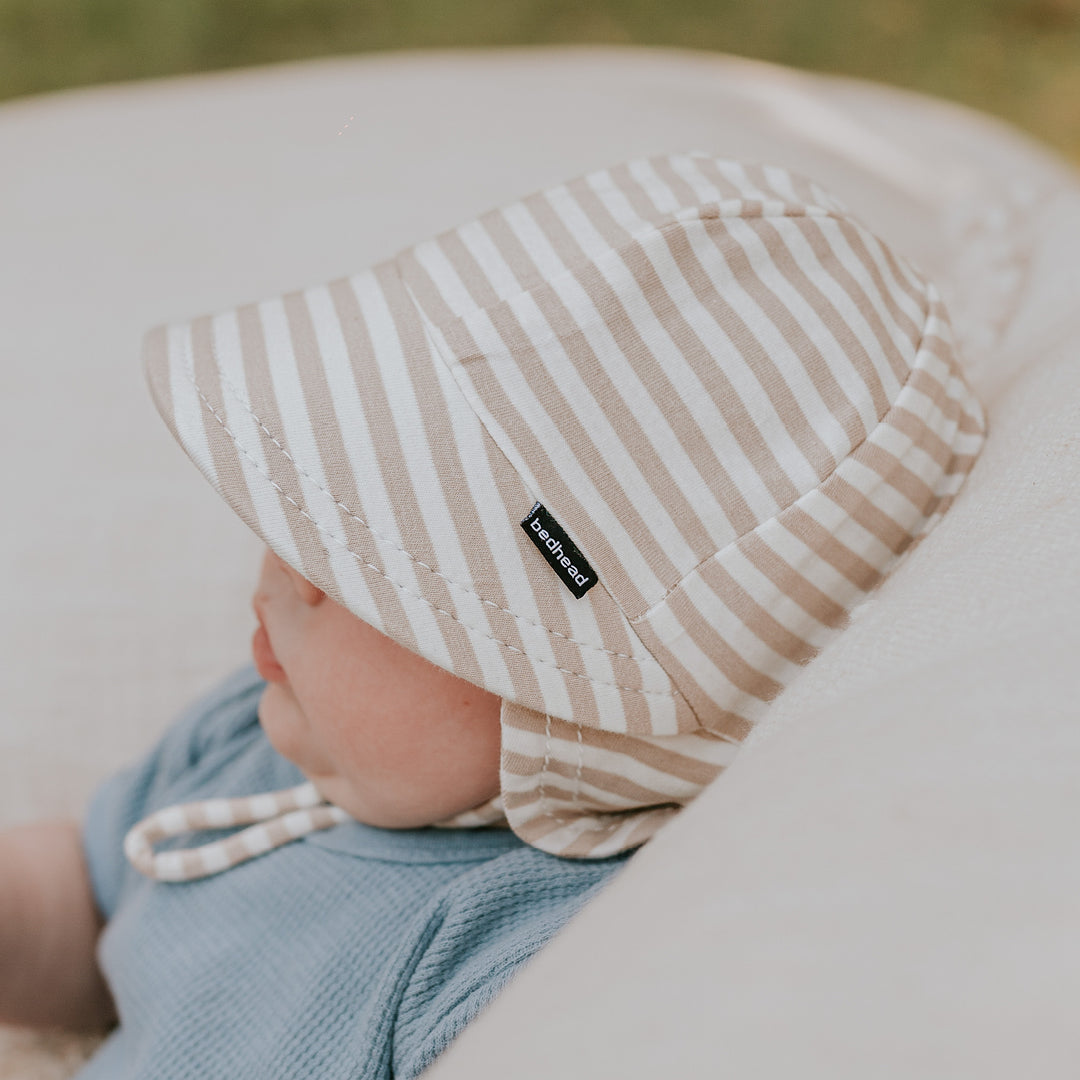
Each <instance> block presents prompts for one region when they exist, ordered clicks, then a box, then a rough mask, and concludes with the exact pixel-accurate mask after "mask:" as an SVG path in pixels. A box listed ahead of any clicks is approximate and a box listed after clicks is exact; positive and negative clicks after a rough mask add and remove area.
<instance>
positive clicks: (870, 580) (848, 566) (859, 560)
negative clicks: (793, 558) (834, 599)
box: [742, 506, 883, 626]
mask: <svg viewBox="0 0 1080 1080" xmlns="http://www.w3.org/2000/svg"><path fill="white" fill-rule="evenodd" d="M781 524H782V525H783V527H784V528H785V529H787V531H788V532H790V533H791V534H792V536H795V537H797V538H798V539H799V540H801V541H802V542H803V543H804V544H805V545H806V546H807V547H808V548H810V550H811V551H813V552H814V554H816V555H817V556H818V557H819V558H821V559H823V560H824V561H825V562H827V563H828V564H829V565H830V566H831V567H832V568H833V569H834V570H836V571H837V572H838V573H840V574H842V575H843V576H844V577H845V578H846V579H847V580H848V581H850V582H851V584H852V585H854V586H855V587H856V588H857V589H859V590H861V591H862V592H869V591H870V590H871V589H873V588H874V587H875V586H876V585H877V584H878V583H879V582H880V581H881V579H882V577H883V575H882V573H881V572H880V571H879V570H878V569H877V567H875V566H873V565H872V564H871V563H869V562H867V561H866V559H864V558H863V557H862V556H861V555H859V554H858V553H857V552H855V551H852V550H851V548H849V547H848V546H847V545H846V544H845V543H843V542H842V541H840V540H838V539H837V538H836V537H835V536H834V535H833V534H832V533H831V532H829V530H828V529H826V528H825V526H824V525H822V524H821V523H820V522H819V521H816V520H815V519H814V518H813V517H811V516H810V515H809V514H808V513H807V512H806V511H805V510H804V509H803V508H802V507H801V506H792V507H789V508H788V510H787V511H786V512H785V513H784V515H783V517H782V519H781ZM742 546H743V551H744V552H745V554H746V555H747V557H748V558H754V553H757V555H758V557H759V558H767V557H768V556H767V555H766V554H765V553H766V552H768V553H769V554H772V551H771V549H770V548H768V547H767V546H766V545H765V544H764V542H763V541H762V540H761V539H760V537H755V538H753V539H751V538H750V537H745V538H744V539H743V541H742ZM755 565H757V566H758V569H762V567H761V565H760V564H759V563H757V562H755ZM783 566H784V564H783V563H782V562H778V563H777V564H776V567H777V568H778V571H779V570H780V568H782V567H783ZM762 572H764V571H762ZM798 580H799V579H796V581H795V582H794V583H793V584H794V585H795V587H796V589H797V588H798ZM785 591H787V590H786V589H785ZM788 595H791V594H790V593H789V594H788ZM792 599H795V596H792ZM814 599H815V598H814V597H813V596H809V595H808V596H805V597H804V601H803V603H801V604H800V607H802V608H803V610H810V608H813V606H814ZM796 602H798V601H796ZM808 605H809V607H808ZM820 610H822V611H824V610H825V609H824V608H822V609H820ZM817 617H818V616H817V615H816V614H815V618H817ZM825 621H826V623H827V624H828V625H830V626H831V625H837V626H839V625H841V624H842V622H843V616H841V615H840V614H839V613H837V612H835V611H834V612H832V614H831V617H830V616H827V617H826V619H825Z"/></svg>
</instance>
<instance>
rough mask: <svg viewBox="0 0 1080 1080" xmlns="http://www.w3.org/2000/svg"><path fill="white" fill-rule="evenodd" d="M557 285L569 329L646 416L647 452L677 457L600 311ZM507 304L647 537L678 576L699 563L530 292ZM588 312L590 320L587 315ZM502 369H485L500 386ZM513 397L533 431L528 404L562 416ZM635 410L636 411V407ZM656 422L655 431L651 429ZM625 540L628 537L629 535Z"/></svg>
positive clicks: (671, 437)
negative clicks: (639, 518) (580, 336)
mask: <svg viewBox="0 0 1080 1080" xmlns="http://www.w3.org/2000/svg"><path fill="white" fill-rule="evenodd" d="M560 286H561V287H562V288H563V289H565V290H566V294H567V296H566V302H567V307H568V308H569V310H570V312H571V315H572V317H573V319H574V323H575V325H576V326H577V327H578V328H579V329H580V330H581V332H582V334H583V335H584V336H585V338H586V339H587V340H588V341H589V345H590V346H591V347H592V349H593V352H594V353H595V354H596V356H597V360H598V362H599V363H600V364H601V365H602V366H603V367H604V368H605V369H606V370H608V371H609V373H610V374H611V375H612V376H613V381H614V382H615V385H616V386H617V387H618V386H621V387H622V388H623V393H622V394H621V395H620V396H621V397H622V398H623V401H624V403H625V404H627V406H628V408H629V411H630V412H632V413H634V412H638V411H640V412H644V413H645V414H646V415H647V416H648V419H647V420H646V421H645V422H644V423H643V424H642V428H643V432H644V433H645V435H646V438H647V439H649V449H650V450H653V451H655V452H656V453H657V454H658V455H660V456H661V458H662V459H663V454H664V453H665V452H667V453H671V454H673V455H680V452H681V447H679V444H678V440H677V438H676V436H675V433H674V432H673V431H671V429H670V427H668V425H667V424H666V423H665V422H664V420H663V417H662V416H661V415H660V411H659V409H658V408H657V407H656V404H655V402H653V401H652V399H651V398H650V397H649V395H648V393H647V391H646V390H645V387H644V386H643V385H642V384H641V381H640V380H639V379H638V378H637V377H636V375H635V374H634V372H633V370H632V368H631V367H630V365H629V364H627V363H626V361H625V357H623V355H622V353H621V351H620V349H619V346H618V344H617V343H616V342H615V339H614V338H613V337H612V336H611V333H610V331H609V330H608V328H607V324H606V323H605V322H604V321H603V318H602V317H601V315H600V313H599V312H597V311H596V310H595V308H593V306H592V304H591V302H590V301H589V298H588V296H587V294H586V293H585V290H584V289H582V288H581V286H580V285H579V284H578V282H577V281H576V280H574V279H573V278H567V279H563V281H562V282H560ZM510 306H511V308H512V309H513V311H514V313H515V315H517V318H518V321H519V322H520V324H521V327H522V329H523V330H524V331H525V334H526V336H527V337H528V338H529V340H530V341H531V342H532V345H533V348H535V349H536V352H537V354H538V356H539V357H540V359H541V362H542V363H543V364H544V366H545V367H546V368H547V370H548V373H549V374H550V376H551V379H552V382H554V384H555V385H556V386H557V387H558V388H559V390H561V391H562V393H563V399H564V401H565V402H566V406H567V408H568V409H569V411H570V412H572V413H573V414H574V416H575V417H576V418H577V420H578V422H579V423H580V424H581V426H582V428H583V429H584V431H585V432H586V437H587V438H590V439H591V440H592V444H593V446H594V447H595V448H596V449H597V450H598V451H599V454H600V457H601V458H602V459H603V461H604V463H605V465H607V467H608V469H609V470H610V471H611V474H612V475H613V476H614V477H615V479H616V480H617V481H618V483H619V485H620V487H621V488H622V490H623V492H625V497H626V499H627V500H628V501H629V503H630V504H631V505H632V506H633V507H634V508H635V509H636V510H637V511H638V512H639V513H640V514H641V516H642V517H643V518H644V519H645V520H646V521H647V522H648V523H649V532H650V534H651V535H652V537H653V539H654V540H655V541H656V543H657V544H658V545H659V546H660V547H661V549H662V550H663V551H664V552H665V554H666V555H667V556H668V558H669V559H670V560H671V561H672V562H673V563H674V564H675V565H676V566H677V567H678V568H679V571H680V573H681V574H684V573H686V572H687V571H688V570H689V569H690V568H691V567H692V566H694V564H695V563H697V561H698V556H697V555H696V554H695V552H694V550H693V549H692V548H691V547H690V545H689V544H688V543H687V541H686V538H685V537H684V536H683V534H682V532H681V531H680V529H679V527H678V526H677V525H676V523H675V522H674V521H673V520H672V519H671V515H670V514H669V513H668V512H667V508H666V507H665V506H664V504H663V503H662V502H661V501H660V499H659V498H658V497H657V495H656V492H655V491H654V489H653V487H652V485H651V484H650V483H649V481H648V480H647V479H646V478H645V476H643V475H642V472H641V470H640V469H639V468H638V467H637V463H636V461H635V458H634V455H633V453H632V452H631V450H630V448H629V447H628V446H627V445H626V443H625V442H624V441H623V439H622V437H621V436H620V435H619V434H618V433H617V432H616V431H615V429H614V427H613V426H612V424H611V421H610V420H608V418H607V415H606V412H605V409H604V407H603V406H602V405H601V404H600V402H598V401H597V400H596V398H595V397H594V396H593V393H592V388H590V386H589V384H588V383H586V382H585V380H584V379H582V377H581V375H580V374H579V372H578V370H577V368H576V367H575V365H574V362H573V360H571V358H570V357H569V356H568V355H567V352H566V348H565V346H564V345H563V343H562V341H560V340H559V338H558V337H557V336H556V334H555V331H554V329H553V328H552V327H551V325H550V324H549V323H548V321H547V319H546V318H545V316H544V313H543V312H542V311H541V310H540V308H539V306H538V305H537V303H536V301H535V299H534V298H533V295H532V294H531V293H523V294H522V295H520V296H518V297H516V298H515V299H514V300H512V301H510ZM590 309H591V310H590ZM590 315H591V316H592V318H590ZM612 361H614V362H615V364H617V365H618V366H617V369H616V370H614V371H612V370H611V368H612V367H613V366H614V365H613V364H612ZM504 366H510V365H500V364H498V363H497V362H496V363H493V364H492V365H491V368H492V371H493V372H494V373H495V375H496V377H497V378H499V381H500V382H501V383H503V385H504V386H506V385H507V384H508V382H509V381H510V380H509V379H507V378H503V377H501V374H502V373H501V370H500V369H501V368H502V367H504ZM512 366H513V368H514V371H515V373H517V372H518V371H519V370H520V369H518V368H517V366H516V365H512ZM523 382H524V380H523ZM515 389H516V388H515ZM529 389H530V391H531V389H532V386H531V384H529ZM627 391H633V392H634V393H633V396H632V397H631V401H629V402H628V401H627V396H628V394H627ZM512 400H513V401H514V402H515V404H516V405H517V407H518V409H519V410H520V411H521V412H522V414H523V415H524V416H525V418H526V420H527V421H528V422H529V424H530V426H531V427H533V428H534V429H535V428H536V422H535V419H534V414H533V407H534V406H533V402H534V401H535V402H536V406H535V407H539V408H543V409H544V412H545V413H547V414H549V415H550V414H551V413H552V412H553V410H554V409H556V408H558V409H559V411H560V412H562V409H561V407H559V406H556V402H555V401H554V400H552V401H551V402H550V404H549V405H548V406H547V407H545V406H544V405H541V404H540V403H539V402H538V401H536V399H535V398H533V399H532V401H530V402H528V405H526V402H525V401H523V400H522V398H521V396H520V390H519V391H518V393H517V394H515V395H514V396H513V398H512ZM631 402H632V404H631ZM633 406H636V407H637V408H636V409H635V408H634V407H633ZM649 414H651V415H649ZM654 424H655V427H653V425H654ZM658 435H659V436H660V438H659V439H658V438H657V436H658ZM658 444H659V445H658ZM579 450H580V452H581V453H585V452H587V450H586V447H584V446H582V447H580V448H579ZM681 456H682V458H683V462H681V463H682V464H684V465H685V467H686V468H688V469H690V470H692V471H693V473H694V474H695V475H697V470H696V469H694V468H693V466H692V464H691V463H690V461H689V459H687V458H686V456H685V454H681ZM558 464H559V465H560V466H561V465H562V462H561V461H560V462H559V463H558ZM676 476H677V474H676ZM698 480H699V481H700V483H701V487H702V488H704V486H705V485H704V481H701V480H700V477H698ZM676 482H677V480H676ZM617 498H618V499H619V501H621V500H622V498H623V496H622V495H619V496H617ZM591 509H592V508H591V507H590V510H591ZM610 539H611V537H610V536H609V540H610ZM627 539H628V540H629V537H627Z"/></svg>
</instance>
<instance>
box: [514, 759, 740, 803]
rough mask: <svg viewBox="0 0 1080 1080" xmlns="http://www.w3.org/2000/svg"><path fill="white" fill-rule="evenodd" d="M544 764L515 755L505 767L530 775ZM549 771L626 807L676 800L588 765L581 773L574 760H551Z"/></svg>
mask: <svg viewBox="0 0 1080 1080" xmlns="http://www.w3.org/2000/svg"><path fill="white" fill-rule="evenodd" d="M542 765H543V759H542V758H533V757H522V756H520V755H513V756H512V759H511V760H510V761H509V762H504V765H503V768H504V769H505V770H506V771H507V772H509V773H513V774H514V775H517V776H530V775H533V774H534V773H535V772H537V771H538V770H539V769H540V768H541V766H542ZM547 771H548V773H555V774H556V775H558V776H561V777H563V778H564V779H567V780H577V779H580V780H581V781H582V782H584V783H586V784H588V785H589V786H590V787H593V788H598V789H599V790H600V791H603V792H606V793H608V794H609V795H612V796H614V797H615V798H616V799H623V800H626V805H627V806H635V805H636V806H656V805H658V804H660V803H669V802H671V801H672V798H673V797H674V796H673V794H672V793H671V792H670V791H660V790H653V789H651V788H648V787H645V786H643V785H641V784H637V783H635V782H634V781H632V780H630V779H628V778H627V777H624V776H620V775H618V774H617V773H612V772H608V771H605V770H602V769H596V768H592V767H589V766H584V767H582V768H581V769H580V770H579V769H578V768H577V766H576V764H575V763H574V762H573V761H567V760H564V759H562V758H558V757H552V758H551V759H549V761H548V769H547ZM722 771H723V769H722V768H720V767H717V768H715V769H714V771H713V777H715V776H718V775H719V774H720V773H721V772H722ZM710 779H712V777H710ZM706 783H708V781H706ZM587 798H588V797H587Z"/></svg>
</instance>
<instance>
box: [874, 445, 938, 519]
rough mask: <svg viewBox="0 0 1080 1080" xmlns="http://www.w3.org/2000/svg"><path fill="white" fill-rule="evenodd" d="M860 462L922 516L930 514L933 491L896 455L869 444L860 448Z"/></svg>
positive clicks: (933, 496)
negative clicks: (898, 493)
mask: <svg viewBox="0 0 1080 1080" xmlns="http://www.w3.org/2000/svg"><path fill="white" fill-rule="evenodd" d="M859 460H860V461H861V462H862V463H863V464H864V465H866V466H867V468H870V469H873V470H874V472H876V473H877V474H878V475H879V476H880V477H881V478H882V479H883V480H885V481H886V482H887V483H888V484H889V485H890V486H891V487H893V488H894V489H895V490H896V491H898V492H900V494H901V495H903V496H904V498H905V499H907V500H908V502H910V503H911V505H912V506H914V507H915V508H916V509H918V510H919V512H920V513H921V514H923V515H925V514H928V513H929V512H930V509H931V508H932V503H933V501H934V498H935V495H934V491H933V489H932V488H931V487H930V486H929V485H928V484H927V483H926V481H925V480H923V478H922V477H921V476H918V475H917V474H916V473H914V472H912V470H911V469H909V468H908V467H907V466H906V465H905V464H904V463H903V462H902V461H900V460H899V459H898V458H897V457H896V456H895V455H894V454H891V453H889V451H887V450H884V449H882V448H881V447H879V446H877V445H875V444H874V443H872V442H867V443H866V444H865V445H864V446H862V447H861V448H860V453H859Z"/></svg>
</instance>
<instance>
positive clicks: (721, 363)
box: [564, 204, 816, 546]
mask: <svg viewBox="0 0 1080 1080" xmlns="http://www.w3.org/2000/svg"><path fill="white" fill-rule="evenodd" d="M575 205H576V204H575ZM625 213H626V214H628V215H631V216H632V217H633V221H635V222H640V218H637V217H636V215H633V211H632V209H630V208H629V205H628V204H627V208H626V210H625ZM579 216H580V219H581V220H585V218H584V215H581V214H580V208H578V214H576V215H574V217H573V218H569V217H568V218H567V219H565V220H564V224H565V225H566V227H567V228H569V229H573V228H575V227H577V225H578V218H579ZM654 240H656V237H655V235H654ZM665 253H666V254H665ZM644 255H645V258H646V260H647V261H648V262H649V263H650V265H651V266H652V267H653V269H654V270H655V271H656V274H657V276H658V277H659V278H660V281H661V284H662V285H663V286H664V288H665V289H666V290H667V292H668V294H669V295H670V296H671V297H673V298H675V300H676V303H677V306H678V307H679V310H680V311H681V313H682V314H683V316H684V317H685V318H686V320H687V322H688V324H689V326H690V328H691V329H692V330H693V331H694V332H695V333H696V334H697V337H698V339H699V341H700V342H701V345H702V347H703V348H704V349H705V351H706V352H707V353H708V354H709V355H710V356H711V357H712V358H713V360H714V361H715V362H716V364H717V366H718V367H719V368H720V369H721V370H722V371H723V372H724V374H725V376H727V379H728V381H729V382H730V383H731V384H732V387H733V388H734V390H735V392H736V394H737V396H738V398H739V400H740V403H741V404H742V405H743V407H744V408H745V409H746V410H747V412H748V413H749V414H750V416H751V418H752V419H755V421H756V422H759V423H760V420H761V418H762V417H763V416H765V417H769V418H771V420H772V422H773V423H774V424H775V423H776V422H777V417H776V412H775V410H774V409H773V408H772V406H771V403H770V402H769V401H768V398H767V396H766V395H765V394H764V393H763V391H762V389H761V385H760V382H759V381H758V379H757V377H756V375H754V373H753V372H752V371H750V370H749V369H748V368H747V367H746V365H745V364H743V363H742V362H741V359H742V358H741V354H740V353H739V352H738V350H737V349H736V348H735V345H734V343H733V342H732V341H731V339H730V338H729V337H728V336H727V332H726V331H725V329H724V327H723V326H722V325H721V324H720V323H719V322H717V320H716V318H715V317H714V316H713V315H711V314H710V313H706V312H704V311H703V309H702V308H701V305H700V303H699V302H698V300H697V298H696V297H695V296H694V294H693V291H692V290H691V289H690V288H689V286H688V285H687V284H686V283H685V278H683V276H682V273H681V271H679V270H678V269H677V268H676V267H675V264H674V262H673V261H672V260H671V258H670V252H667V247H666V244H663V243H662V242H657V244H656V250H655V251H652V252H650V251H645V252H644ZM597 270H598V271H599V272H600V273H601V275H602V276H603V277H604V280H605V281H606V282H607V283H608V285H609V286H611V288H612V289H614V290H615V292H616V293H617V295H619V297H620V299H621V300H622V303H623V308H624V310H625V311H626V314H627V316H628V317H629V318H630V320H631V322H632V323H633V325H634V329H635V330H636V331H637V333H638V334H639V335H640V337H641V339H642V341H643V342H644V343H645V345H646V346H647V347H648V349H649V350H650V352H652V353H653V354H654V355H656V356H678V355H679V349H678V346H677V345H676V344H675V342H674V341H673V340H672V338H671V337H670V335H669V333H668V331H667V329H666V328H665V327H664V326H663V325H662V324H661V323H660V321H659V320H658V319H657V317H656V315H655V313H654V312H653V310H652V306H651V305H650V304H649V302H648V300H647V299H646V298H645V295H644V293H643V292H642V291H641V288H640V286H639V285H638V284H637V282H636V280H635V279H634V277H633V275H632V274H631V273H630V272H629V269H628V268H627V267H626V266H625V263H624V262H623V261H622V259H621V258H619V259H618V260H616V259H612V258H610V257H609V258H607V259H602V260H600V261H599V262H598V263H597ZM665 374H666V375H667V377H668V379H669V380H670V381H671V384H672V386H673V387H674V389H675V391H676V393H677V395H678V397H679V398H680V399H681V401H682V402H683V404H684V405H685V406H686V408H687V409H688V410H689V412H690V414H691V415H692V416H693V418H694V421H695V423H696V424H697V426H698V427H699V428H700V430H701V432H702V433H703V435H704V437H705V438H706V439H707V440H708V441H709V443H710V444H711V445H712V447H713V450H714V452H715V453H716V455H717V457H718V458H719V460H720V461H723V462H724V463H725V464H726V465H727V471H728V474H729V476H730V479H731V482H732V484H733V485H734V486H735V487H736V488H737V489H738V491H739V493H740V495H741V496H742V498H743V500H744V501H745V502H746V504H747V505H748V506H749V508H750V510H751V512H752V513H753V514H754V516H755V517H756V518H757V519H758V520H762V519H764V518H768V517H771V516H772V515H773V514H775V513H776V512H777V510H779V509H780V507H778V506H777V504H776V500H775V499H774V498H773V497H772V495H771V494H770V492H769V490H768V488H767V487H766V486H765V484H764V482H763V481H762V479H761V476H760V475H759V474H758V470H757V469H756V468H755V467H754V466H753V464H752V463H751V461H750V459H749V458H748V457H747V455H746V452H745V451H744V450H743V448H742V446H741V445H740V444H739V442H738V441H737V440H736V438H735V436H734V434H733V433H732V430H731V428H730V427H729V425H728V422H727V420H726V419H725V417H724V414H723V413H722V412H721V411H720V408H719V407H718V406H717V404H716V403H715V401H714V400H713V396H712V394H710V392H709V391H708V390H707V389H706V387H705V386H704V384H703V383H702V381H701V378H700V377H699V375H698V374H697V372H696V371H695V370H694V368H693V365H692V364H691V363H688V362H684V363H676V364H671V365H669V366H668V368H667V370H666V372H665ZM621 377H622V375H621V374H620V378H621ZM759 435H760V437H761V440H762V441H763V442H768V441H769V440H767V439H766V437H765V436H764V434H761V433H760V432H759ZM788 441H789V442H790V439H789V440H788ZM770 445H771V444H770ZM796 452H797V451H796ZM800 456H801V455H800ZM813 482H815V483H816V476H815V477H814V481H813ZM692 490H694V489H692ZM800 490H804V489H800ZM693 498H694V499H695V500H697V503H696V504H697V505H700V506H701V508H702V509H701V515H702V517H703V519H704V520H705V522H706V525H707V527H708V528H709V530H710V536H712V537H714V538H715V542H716V544H717V546H722V545H723V544H724V543H727V542H728V541H729V540H730V539H732V538H733V537H734V535H735V534H734V531H733V529H732V527H731V524H730V521H729V520H728V518H727V516H726V514H725V513H724V511H723V508H722V507H720V506H719V504H718V503H717V501H716V499H715V498H714V496H713V494H712V492H711V491H709V490H708V488H707V486H706V487H704V489H702V488H697V489H696V490H695V494H694V495H693ZM710 507H711V510H710Z"/></svg>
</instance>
